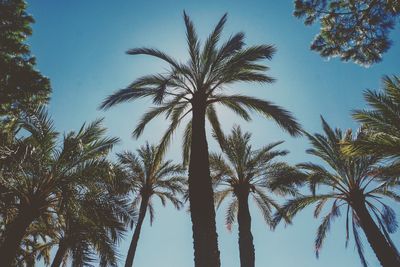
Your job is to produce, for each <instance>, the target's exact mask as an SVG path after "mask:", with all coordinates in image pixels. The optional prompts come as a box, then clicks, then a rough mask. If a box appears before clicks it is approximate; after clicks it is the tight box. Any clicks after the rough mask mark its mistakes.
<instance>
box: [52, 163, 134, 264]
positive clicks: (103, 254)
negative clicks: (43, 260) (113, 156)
mask: <svg viewBox="0 0 400 267" xmlns="http://www.w3.org/2000/svg"><path fill="white" fill-rule="evenodd" d="M96 172H97V173H98V175H97V177H98V179H97V180H96V181H95V182H94V183H92V184H90V187H88V188H87V189H88V190H82V188H80V187H75V188H64V190H63V198H62V200H61V203H60V208H59V210H58V212H57V213H58V216H59V217H60V219H59V220H60V223H59V224H60V226H59V231H58V232H59V233H58V249H57V252H56V254H55V257H54V259H53V262H52V265H51V266H52V267H58V266H60V265H61V264H62V262H64V261H66V260H67V258H68V256H71V258H72V265H73V266H83V265H90V264H89V263H90V262H91V261H93V260H94V259H95V255H94V253H95V252H97V253H98V254H99V255H100V266H117V252H116V246H115V245H116V244H117V243H118V242H119V241H120V240H121V238H122V236H123V233H124V232H125V226H126V224H127V223H128V222H129V221H131V220H133V219H134V218H135V216H134V215H135V214H134V213H133V212H132V210H131V208H129V207H128V202H127V199H126V197H125V194H126V190H125V189H124V188H122V186H121V185H122V184H124V185H125V186H126V185H128V184H127V183H125V182H126V181H124V180H123V179H122V181H121V176H120V175H118V177H116V174H114V173H111V174H112V175H111V177H113V178H112V179H108V177H109V176H110V175H109V174H108V172H109V168H108V164H104V165H103V166H98V168H97V169H96ZM92 174H93V173H92ZM100 179H101V180H100ZM121 189H122V190H121ZM132 215H133V218H132Z"/></svg>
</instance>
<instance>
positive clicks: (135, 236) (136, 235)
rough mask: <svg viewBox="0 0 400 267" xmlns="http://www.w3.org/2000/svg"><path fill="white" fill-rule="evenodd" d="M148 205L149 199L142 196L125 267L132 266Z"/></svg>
mask: <svg viewBox="0 0 400 267" xmlns="http://www.w3.org/2000/svg"><path fill="white" fill-rule="evenodd" d="M148 203H149V199H148V198H147V197H143V196H142V201H141V203H140V210H139V218H138V221H137V223H136V227H135V232H134V233H133V236H132V241H131V244H130V246H129V250H128V255H127V256H126V261H125V267H132V266H133V259H134V258H135V253H136V248H137V244H138V241H139V236H140V230H141V229H142V224H143V221H144V217H145V216H146V211H147V205H148Z"/></svg>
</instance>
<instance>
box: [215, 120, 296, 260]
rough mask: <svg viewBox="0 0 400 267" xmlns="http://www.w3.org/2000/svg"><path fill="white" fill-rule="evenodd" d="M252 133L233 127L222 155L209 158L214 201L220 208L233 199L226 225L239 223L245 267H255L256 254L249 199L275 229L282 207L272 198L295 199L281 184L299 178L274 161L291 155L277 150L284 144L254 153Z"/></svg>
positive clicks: (265, 147)
mask: <svg viewBox="0 0 400 267" xmlns="http://www.w3.org/2000/svg"><path fill="white" fill-rule="evenodd" d="M250 137H251V135H250V134H249V133H242V130H241V129H240V127H234V128H233V129H232V132H231V134H230V135H229V136H228V137H227V138H226V139H225V142H224V146H223V148H224V149H223V155H224V156H222V155H220V154H215V153H212V154H211V155H210V167H211V177H212V178H213V181H214V185H215V186H216V192H215V201H216V205H217V207H219V206H220V205H221V203H222V202H223V201H224V200H225V199H227V198H228V197H229V196H231V197H232V198H233V199H232V201H231V202H230V204H229V206H228V208H227V211H226V225H227V227H228V229H229V230H230V229H231V225H232V223H234V222H235V220H236V219H237V221H238V224H239V251H240V264H241V266H242V267H254V265H255V253H254V244H253V235H252V233H251V216H250V210H249V203H248V201H249V197H250V196H252V198H253V200H254V201H255V203H256V204H257V206H258V208H259V209H260V211H261V213H262V215H263V216H264V219H265V221H266V223H267V224H268V225H270V226H271V228H272V227H273V217H272V212H273V211H274V210H279V209H280V207H279V205H278V204H277V202H276V201H275V200H274V199H273V197H272V196H271V194H277V195H281V196H282V195H286V194H290V195H292V196H293V195H296V190H295V188H294V187H293V186H286V185H284V184H280V179H282V178H283V179H285V178H286V177H288V176H296V170H295V169H294V168H292V167H290V166H288V165H287V164H286V163H284V162H278V161H275V158H276V157H278V156H284V155H286V154H287V153H288V151H286V150H274V149H275V148H276V146H278V145H280V144H281V143H283V142H276V143H271V144H269V145H266V146H264V147H262V148H261V149H258V150H253V148H252V146H251V145H250Z"/></svg>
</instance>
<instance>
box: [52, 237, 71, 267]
mask: <svg viewBox="0 0 400 267" xmlns="http://www.w3.org/2000/svg"><path fill="white" fill-rule="evenodd" d="M67 248H68V247H67V242H66V240H65V239H64V238H63V239H61V240H60V243H59V244H58V249H57V253H56V255H55V256H54V259H53V262H52V263H51V267H59V266H61V264H62V262H63V259H64V257H65V253H66V252H67Z"/></svg>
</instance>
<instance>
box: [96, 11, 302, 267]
mask: <svg viewBox="0 0 400 267" xmlns="http://www.w3.org/2000/svg"><path fill="white" fill-rule="evenodd" d="M226 18H227V15H226V14H225V15H224V16H223V17H222V18H221V19H220V21H219V22H218V24H217V25H216V27H215V29H214V30H213V31H212V33H211V34H210V35H209V37H208V38H207V40H206V41H205V43H204V45H203V46H201V45H200V41H199V38H198V37H197V33H196V30H195V28H194V25H193V23H192V21H191V20H190V18H189V17H188V16H187V15H186V13H184V21H185V25H186V36H187V43H188V50H189V60H188V62H187V63H185V64H184V63H180V62H178V61H177V60H175V59H173V58H172V57H170V56H168V55H167V54H165V53H163V52H162V51H160V50H157V49H153V48H134V49H130V50H128V51H127V53H128V54H129V55H149V56H153V57H156V58H158V59H161V60H163V61H164V62H166V63H168V65H169V67H170V69H169V70H168V72H167V73H165V74H154V75H147V76H143V77H140V78H138V79H137V80H135V81H134V82H133V83H132V84H130V85H129V86H128V87H127V88H125V89H122V90H119V91H117V92H115V93H114V94H112V95H110V96H109V97H108V98H107V99H105V101H104V102H103V103H102V105H101V108H103V109H108V108H110V107H112V106H114V105H117V104H119V103H122V102H127V101H132V100H135V99H138V98H142V97H151V98H152V99H153V103H154V104H155V105H156V107H154V108H152V109H151V110H150V111H149V112H147V113H145V114H144V115H143V117H142V119H141V121H140V122H139V124H138V125H137V127H136V128H135V130H134V131H133V135H134V136H135V137H138V136H140V135H141V134H142V133H143V130H144V128H145V126H146V125H147V124H148V123H149V122H150V121H151V120H153V119H154V118H156V117H158V116H160V115H165V116H166V117H167V118H169V119H170V125H169V127H168V129H167V131H166V132H165V134H164V136H163V137H162V140H161V143H160V145H159V147H160V150H159V151H160V152H159V153H160V155H159V157H160V156H161V154H162V153H164V151H165V149H166V147H167V146H168V144H169V143H170V141H171V138H172V136H173V134H174V132H175V130H176V129H177V127H178V126H179V125H180V124H181V123H182V121H184V118H186V117H187V116H190V115H191V118H190V119H189V121H188V123H187V126H186V128H185V137H184V145H183V146H184V148H183V153H184V158H189V201H190V211H191V219H192V225H193V227H192V229H193V240H194V252H195V253H194V254H195V255H194V256H195V266H197V267H204V266H207V267H218V266H220V259H219V250H218V242H217V233H216V227H215V210H214V202H213V190H212V182H211V178H210V170H209V155H208V145H207V138H206V130H205V120H206V118H207V119H208V120H209V122H210V124H211V126H212V128H213V131H214V132H215V133H216V135H217V136H218V137H219V138H220V139H221V138H222V130H221V127H220V123H219V120H218V116H217V113H216V109H215V106H216V105H217V104H220V105H223V106H225V107H227V108H229V109H231V110H233V111H234V112H235V113H236V114H238V115H239V116H241V117H242V118H244V119H245V120H250V118H251V117H250V114H249V111H256V112H258V113H260V114H262V115H264V116H265V117H267V118H272V119H273V120H275V121H276V122H277V123H278V124H279V125H280V126H281V127H282V128H283V129H284V130H286V131H288V132H289V133H290V134H291V135H298V134H299V133H300V131H299V129H300V126H299V124H297V122H296V121H295V119H294V118H293V117H292V115H291V113H290V112H288V111H286V110H284V109H282V108H281V107H279V106H276V105H275V104H273V103H271V102H269V101H265V100H262V99H258V98H255V97H251V96H244V95H239V94H225V93H224V90H223V89H225V90H226V87H227V86H229V85H231V84H233V83H235V82H257V83H271V82H273V79H272V78H271V77H269V76H267V75H266V74H265V71H266V70H268V67H267V66H265V65H264V64H263V63H262V62H260V61H261V60H264V59H271V58H272V55H273V54H274V52H275V48H274V47H273V46H272V45H255V46H250V47H245V46H244V34H243V33H242V32H240V33H237V34H235V35H233V36H232V37H231V38H229V39H228V40H227V41H226V42H224V43H222V44H221V45H219V46H218V42H219V39H220V36H221V32H222V30H223V28H224V24H225V22H226ZM185 163H187V162H185Z"/></svg>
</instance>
